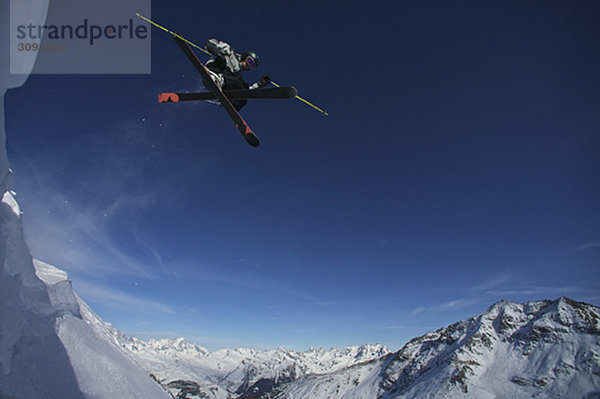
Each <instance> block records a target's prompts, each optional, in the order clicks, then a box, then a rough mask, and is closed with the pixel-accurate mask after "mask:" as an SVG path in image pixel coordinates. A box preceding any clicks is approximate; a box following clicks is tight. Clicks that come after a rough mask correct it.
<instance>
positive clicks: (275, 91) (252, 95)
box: [158, 36, 298, 147]
mask: <svg viewBox="0 0 600 399" xmlns="http://www.w3.org/2000/svg"><path fill="white" fill-rule="evenodd" d="M174 39H175V43H177V45H178V46H179V48H181V50H182V51H183V53H184V54H185V55H186V57H187V58H188V59H189V60H190V62H191V63H192V65H194V67H195V68H196V70H197V71H198V73H200V77H201V78H202V82H203V83H204V86H206V88H207V89H209V90H210V92H207V93H160V94H159V95H158V101H159V102H181V101H196V100H218V101H219V102H220V103H221V105H222V106H223V108H224V109H225V111H226V112H227V114H228V115H229V117H230V118H231V120H232V121H233V123H234V125H235V126H236V127H237V129H238V130H239V132H240V133H241V135H242V136H243V137H244V139H245V140H246V142H247V143H248V144H250V145H251V146H253V147H258V145H259V144H260V142H259V141H258V137H256V135H255V134H254V132H253V131H252V129H250V126H248V124H247V123H246V121H245V120H244V118H242V116H241V115H240V113H239V112H238V111H237V110H236V109H235V107H234V106H233V105H232V104H231V101H230V98H232V99H259V98H262V99H266V98H294V97H296V96H297V94H298V92H297V91H296V89H295V88H294V87H276V88H269V89H256V90H236V91H229V92H223V91H222V90H221V88H220V87H219V86H217V84H216V83H215V82H214V81H213V80H212V78H211V77H210V74H209V73H208V69H207V68H206V66H204V64H202V62H200V60H199V59H198V57H197V56H196V54H194V52H193V51H192V49H191V48H190V46H188V44H187V43H186V42H185V41H183V40H181V39H180V38H178V37H177V36H174Z"/></svg>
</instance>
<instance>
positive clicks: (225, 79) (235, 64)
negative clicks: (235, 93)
mask: <svg viewBox="0 0 600 399" xmlns="http://www.w3.org/2000/svg"><path fill="white" fill-rule="evenodd" d="M204 48H205V49H206V51H208V52H209V53H210V54H212V55H213V56H214V58H212V59H210V60H209V61H207V62H206V64H205V66H206V67H207V68H208V70H209V73H210V75H211V78H212V80H213V81H214V82H215V83H216V84H217V86H219V88H221V90H223V91H231V90H243V89H250V90H254V89H258V88H261V87H264V86H266V85H267V84H269V82H270V81H271V79H270V78H269V77H268V76H263V77H262V78H261V79H260V80H259V81H258V82H256V83H254V84H253V85H250V84H248V82H246V81H245V80H244V79H243V77H242V73H243V72H244V71H251V70H254V69H255V68H256V67H257V66H258V64H259V62H260V60H259V58H258V55H256V53H254V52H252V51H247V52H245V53H243V54H238V53H236V52H235V51H234V49H233V48H232V47H231V46H230V45H229V44H227V43H225V42H222V41H220V40H217V39H209V40H208V41H207V42H206V44H205V45H204ZM247 103H248V100H246V99H231V104H232V105H233V106H234V107H235V109H236V110H237V111H239V110H240V109H242V107H243V106H244V105H246V104H247Z"/></svg>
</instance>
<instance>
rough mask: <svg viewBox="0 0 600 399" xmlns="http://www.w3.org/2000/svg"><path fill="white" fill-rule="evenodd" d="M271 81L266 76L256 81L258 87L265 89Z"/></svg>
mask: <svg viewBox="0 0 600 399" xmlns="http://www.w3.org/2000/svg"><path fill="white" fill-rule="evenodd" d="M270 81H271V78H270V77H268V76H263V77H262V78H260V80H259V81H258V87H265V86H266V85H268V84H269V82H270Z"/></svg>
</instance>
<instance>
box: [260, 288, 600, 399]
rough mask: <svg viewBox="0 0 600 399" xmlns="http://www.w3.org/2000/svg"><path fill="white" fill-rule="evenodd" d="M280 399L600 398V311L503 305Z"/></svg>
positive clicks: (293, 388) (303, 384)
mask: <svg viewBox="0 0 600 399" xmlns="http://www.w3.org/2000/svg"><path fill="white" fill-rule="evenodd" d="M271 397H277V398H286V399H294V398H353V399H359V398H364V399H367V398H369V399H372V398H532V397H534V398H599V397H600V308H598V307H596V306H592V305H588V304H584V303H580V302H575V301H572V300H570V299H568V298H559V299H557V300H555V301H541V302H529V303H525V304H517V303H512V302H505V301H502V302H498V303H496V304H495V305H493V306H491V307H490V308H489V309H488V310H487V311H486V312H484V313H482V314H480V315H478V316H476V317H473V318H471V319H468V320H465V321H461V322H458V323H455V324H452V325H451V326H448V327H446V328H442V329H439V330H437V331H434V332H431V333H429V334H426V335H423V336H421V337H418V338H415V339H413V340H411V341H410V342H408V343H407V344H406V345H405V346H404V347H403V348H402V349H401V350H400V351H398V352H397V353H394V354H391V355H387V356H384V357H383V358H380V359H377V360H374V361H372V362H369V363H367V364H360V365H357V366H353V367H349V368H347V369H343V370H340V371H338V372H335V373H330V374H327V375H319V376H306V377H304V378H301V379H299V380H296V381H294V382H291V383H289V384H285V385H283V386H282V387H279V388H278V389H277V390H276V391H274V392H272V394H271Z"/></svg>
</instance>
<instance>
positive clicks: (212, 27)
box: [6, 1, 600, 349]
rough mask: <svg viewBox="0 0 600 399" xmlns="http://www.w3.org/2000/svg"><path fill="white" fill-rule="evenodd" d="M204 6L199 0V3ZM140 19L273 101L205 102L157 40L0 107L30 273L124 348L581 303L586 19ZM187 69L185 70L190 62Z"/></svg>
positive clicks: (557, 5)
mask: <svg viewBox="0 0 600 399" xmlns="http://www.w3.org/2000/svg"><path fill="white" fill-rule="evenodd" d="M217 3H218V4H217ZM166 4H167V3H166V2H165V3H159V2H153V3H152V18H153V19H154V20H156V21H157V22H159V23H161V24H163V25H165V26H167V27H168V28H170V29H173V30H178V31H179V32H180V33H181V34H182V35H184V36H185V37H186V38H188V39H190V40H192V41H193V42H196V43H198V44H202V43H204V41H205V40H206V39H208V38H210V37H217V38H219V39H222V40H225V41H227V42H229V43H231V44H232V45H233V46H234V47H235V48H236V50H238V51H240V52H241V51H244V50H246V49H252V50H254V51H256V52H257V53H258V54H259V55H260V56H261V61H262V64H261V66H260V68H259V69H258V70H257V71H253V72H250V73H247V74H246V79H247V80H249V81H254V80H258V79H259V78H260V77H261V76H262V75H263V74H268V75H270V76H271V77H272V78H273V80H274V81H276V82H277V83H279V84H282V85H293V86H296V87H297V88H298V90H299V92H300V95H301V96H303V97H306V98H307V99H309V100H310V101H313V102H315V103H316V104H318V105H319V106H321V107H322V108H324V109H326V110H327V111H328V112H329V114H330V116H329V117H323V116H321V115H320V114H319V113H318V112H316V111H314V110H312V109H310V108H309V107H307V106H305V105H304V104H302V103H300V102H298V101H295V100H291V101H256V102H251V103H250V104H249V105H247V106H246V108H244V110H243V111H242V113H243V115H244V117H245V119H246V120H247V121H248V123H249V124H250V126H251V127H252V128H253V130H254V131H255V132H256V133H257V135H258V137H259V138H260V139H261V142H262V144H261V147H259V148H257V149H255V148H251V147H249V146H248V145H247V144H246V143H245V142H244V141H243V139H242V138H241V137H240V135H239V133H238V132H237V131H236V129H235V127H234V126H233V125H232V123H231V121H230V120H229V118H228V117H227V115H226V114H225V113H224V112H223V111H222V110H221V109H219V108H218V107H216V106H214V105H211V104H205V103H196V104H191V103H189V104H158V103H157V102H156V95H157V93H158V92H163V91H197V90H198V89H200V87H201V84H200V82H199V79H198V76H197V73H196V72H195V70H194V69H193V67H192V66H191V64H190V63H189V61H188V60H187V59H185V57H184V56H183V55H182V54H180V50H179V49H178V47H177V46H176V45H175V43H174V42H173V41H172V38H171V37H170V35H168V34H166V33H164V32H162V31H160V30H156V29H154V30H153V31H152V74H151V75H33V76H31V77H30V78H29V80H28V82H27V83H26V85H25V86H23V87H22V88H20V89H17V90H11V91H9V92H8V93H7V95H6V110H7V112H6V118H7V122H6V124H7V132H8V150H9V157H10V161H11V164H12V167H13V169H14V171H15V175H16V182H17V184H16V189H17V191H18V193H19V197H18V200H19V201H20V203H21V206H22V208H23V211H24V212H25V214H24V222H25V230H26V234H27V237H28V241H29V245H30V247H31V250H32V253H33V255H34V256H35V257H37V258H39V259H41V260H43V261H46V262H48V263H51V264H54V265H56V266H58V267H60V268H63V269H65V270H66V271H68V272H69V275H70V278H71V279H72V280H73V286H74V288H75V290H76V292H77V293H78V294H79V295H80V296H81V297H83V299H85V300H86V301H87V302H89V303H90V305H91V306H92V308H93V309H94V310H95V311H96V312H97V313H98V314H99V315H100V316H101V317H102V318H103V319H105V320H106V321H109V322H111V323H113V324H114V325H115V327H117V328H118V329H120V330H123V331H125V332H127V333H128V334H132V335H134V336H138V337H142V338H148V337H176V336H185V337H187V338H188V339H189V340H190V341H192V342H196V343H198V344H200V345H203V346H205V347H207V348H209V349H218V348H223V347H238V346H246V347H254V348H272V347H277V346H285V347H289V348H293V349H306V348H308V347H310V346H315V347H319V346H322V347H332V346H335V347H340V346H346V345H356V344H361V343H377V342H379V343H383V344H386V345H389V346H390V347H391V348H392V349H398V348H399V347H400V346H401V345H402V344H403V343H404V342H406V340H408V339H410V338H412V337H414V336H416V335H419V334H422V333H425V332H427V331H430V330H432V329H436V328H438V327H442V326H445V325H447V324H449V323H452V322H454V321H457V320H460V319H464V318H467V317H470V316H473V315H475V314H477V313H479V312H482V311H484V310H485V309H486V308H487V307H488V306H489V305H491V304H492V303H494V302H495V301H497V300H500V299H507V300H513V301H519V302H521V301H528V300H540V299H547V298H550V299H554V298H556V297H559V296H561V295H566V296H569V297H571V298H574V299H577V300H584V301H587V302H590V303H594V304H600V284H599V281H600V223H599V222H600V201H599V198H600V188H599V185H598V181H600V164H599V161H598V154H599V153H600V112H598V110H599V109H600V75H599V74H598V73H597V71H598V70H600V54H599V53H598V49H597V43H598V42H600V28H599V27H600V5H599V4H598V3H597V2H592V1H584V2H582V1H569V2H545V3H543V4H542V3H537V4H530V5H523V4H521V2H452V3H448V2H433V1H428V2H393V1H389V2H388V1H375V2H368V3H367V2H333V1H332V2H319V3H315V2H298V3H296V4H292V5H289V4H287V3H286V4H283V3H281V2H275V1H265V2H261V3H260V5H258V4H256V3H250V2H241V1H240V2H237V1H227V2H213V4H207V2H189V1H186V2H184V1H175V2H169V3H168V4H169V5H168V6H167V5H166ZM199 55H200V57H201V59H206V57H205V56H203V55H201V54H199Z"/></svg>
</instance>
